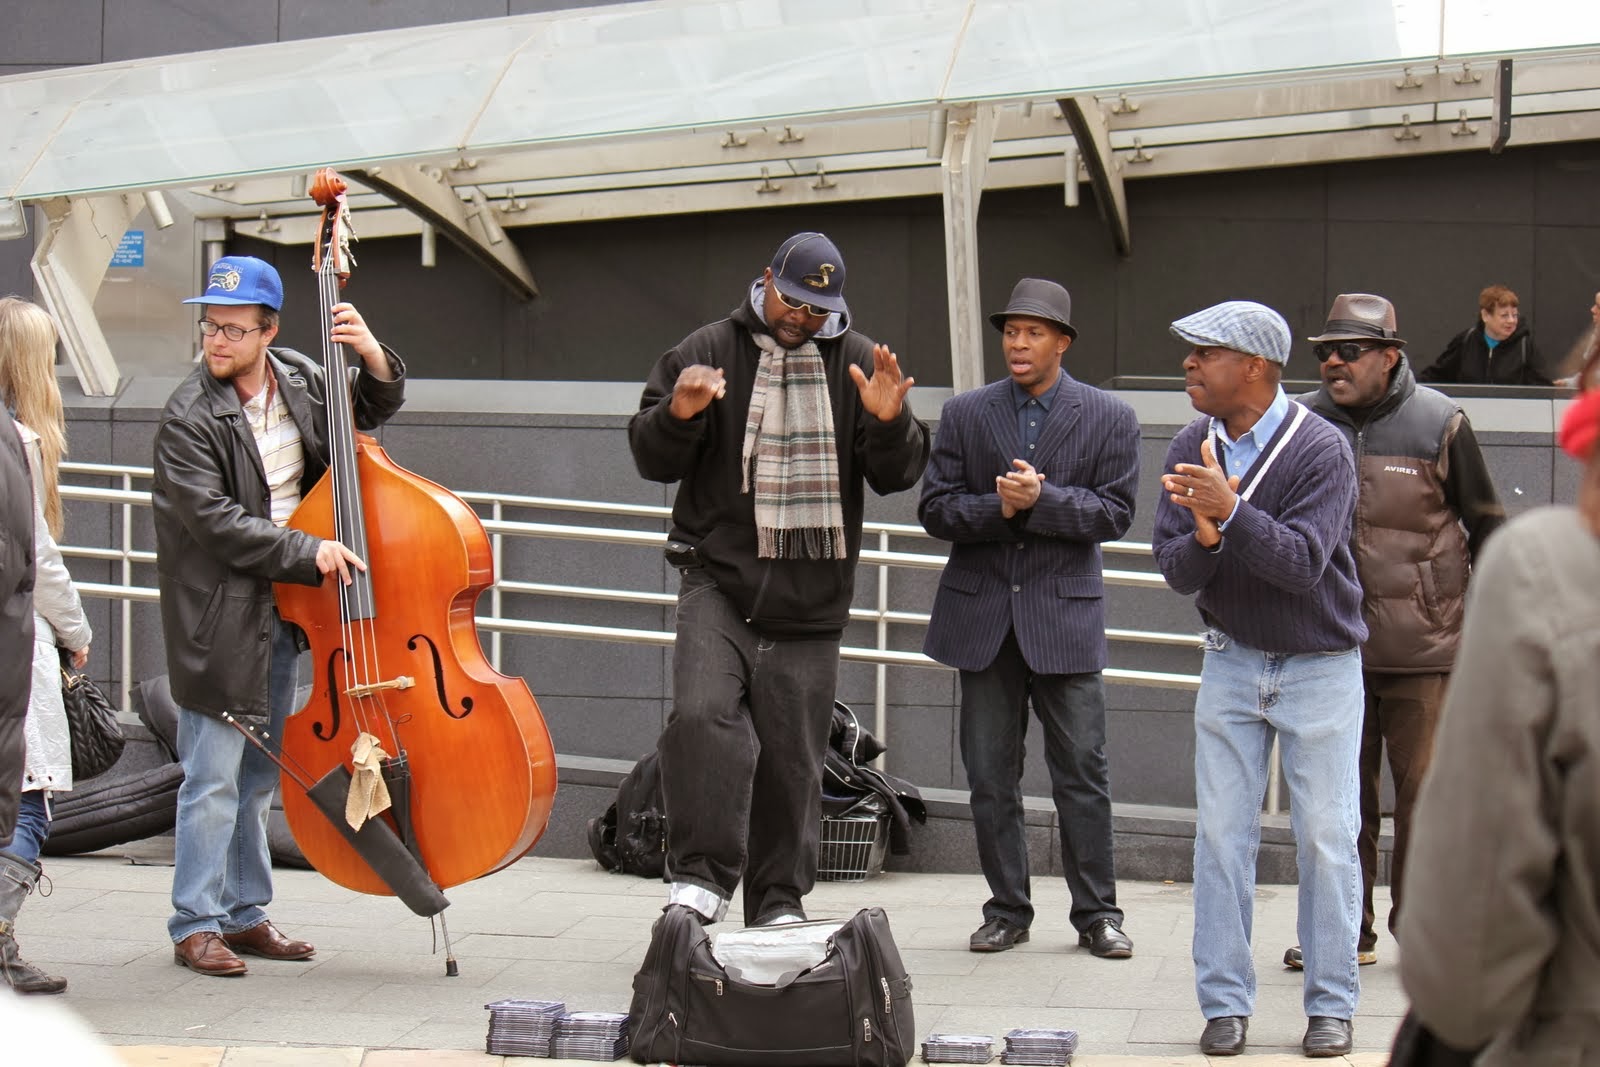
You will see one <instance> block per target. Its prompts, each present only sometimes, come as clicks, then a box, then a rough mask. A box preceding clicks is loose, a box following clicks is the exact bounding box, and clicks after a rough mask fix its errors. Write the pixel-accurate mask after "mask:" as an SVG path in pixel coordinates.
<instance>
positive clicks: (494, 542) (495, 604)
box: [489, 500, 505, 671]
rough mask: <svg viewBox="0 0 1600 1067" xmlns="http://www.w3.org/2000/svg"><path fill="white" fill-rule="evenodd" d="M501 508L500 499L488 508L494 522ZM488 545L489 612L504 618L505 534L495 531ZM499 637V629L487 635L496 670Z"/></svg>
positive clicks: (498, 667) (501, 516)
mask: <svg viewBox="0 0 1600 1067" xmlns="http://www.w3.org/2000/svg"><path fill="white" fill-rule="evenodd" d="M503 510H504V507H503V505H502V504H501V503H500V501H498V500H496V501H495V502H494V504H493V506H492V507H491V509H490V514H492V515H493V516H494V521H495V522H497V523H498V522H499V521H500V520H501V519H503V518H504V517H505V516H504V515H502V514H501V512H502V511H503ZM489 545H490V549H491V552H492V554H493V556H494V584H493V585H492V586H490V587H489V613H490V614H491V615H493V616H494V617H495V618H497V619H499V618H504V615H503V614H502V613H501V611H500V600H501V596H500V575H501V574H503V573H504V571H502V570H501V569H500V568H501V553H502V551H503V549H504V547H505V534H499V533H497V534H495V535H494V536H493V537H491V538H489ZM501 637H502V635H501V633H500V631H499V630H496V631H495V632H494V633H493V634H491V635H490V637H489V662H490V663H492V664H494V669H495V670H497V671H498V670H499V669H500V645H501Z"/></svg>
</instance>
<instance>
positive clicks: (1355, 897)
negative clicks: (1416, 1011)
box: [1152, 300, 1367, 1057]
mask: <svg viewBox="0 0 1600 1067" xmlns="http://www.w3.org/2000/svg"><path fill="white" fill-rule="evenodd" d="M1171 329H1172V334H1173V336H1174V337H1176V338H1178V339H1179V340H1180V341H1183V342H1184V343H1185V344H1187V345H1188V346H1189V353H1188V355H1187V356H1186V357H1185V358H1184V361H1183V373H1184V388H1185V390H1186V391H1187V392H1188V394H1189V400H1190V402H1191V403H1192V404H1193V405H1194V407H1195V408H1196V409H1197V410H1198V411H1200V412H1201V413H1202V416H1201V417H1200V418H1198V419H1196V420H1195V421H1194V422H1191V423H1190V424H1189V425H1188V426H1186V427H1184V428H1183V429H1182V430H1180V431H1179V432H1178V435H1177V436H1176V437H1174V438H1173V440H1172V445H1171V447H1170V448H1168V449H1167V458H1166V464H1165V470H1166V471H1167V473H1166V474H1165V475H1164V476H1163V477H1162V479H1161V485H1162V489H1163V490H1165V491H1164V492H1163V493H1162V495H1161V500H1160V503H1159V505H1158V507H1157V510H1156V526H1155V533H1154V535H1153V538H1152V540H1153V541H1154V546H1155V556H1156V562H1157V564H1158V565H1159V566H1160V568H1161V573H1162V574H1163V575H1164V576H1165V577H1166V579H1167V583H1168V584H1169V585H1171V586H1172V588H1173V589H1175V590H1177V591H1178V592H1180V593H1183V594H1194V596H1195V606H1196V607H1198V608H1199V609H1200V617H1201V619H1203V620H1204V622H1205V625H1206V627H1207V633H1206V637H1205V649H1206V652H1205V662H1204V666H1203V667H1202V668H1201V673H1200V691H1199V693H1198V694H1196V697H1195V709H1194V718H1195V757H1194V768H1195V806H1196V809H1197V819H1196V824H1195V847H1194V966H1195V992H1196V995H1197V996H1198V999H1199V1001H1200V1010H1201V1013H1202V1014H1203V1015H1204V1016H1205V1018H1206V1025H1205V1029H1204V1031H1203V1032H1202V1034H1201V1036H1200V1050H1201V1051H1202V1052H1203V1053H1205V1054H1207V1055H1211V1056H1234V1055H1238V1054H1239V1053H1240V1052H1241V1051H1243V1049H1244V1045H1245V1034H1246V1030H1247V1029H1248V1026H1249V1019H1250V1015H1251V1012H1252V1010H1253V1009H1254V998H1255V988H1256V981H1255V966H1254V964H1253V962H1252V960H1251V953H1250V929H1251V922H1250V905H1251V900H1252V899H1253V896H1254V893H1255V859H1256V843H1257V842H1258V841H1259V840H1260V833H1261V802H1262V798H1263V796H1264V795H1265V791H1266V779H1267V759H1268V753H1269V751H1270V750H1271V746H1272V738H1273V735H1274V733H1276V735H1277V737H1278V739H1279V741H1280V743H1281V746H1282V753H1283V776H1284V781H1285V782H1286V783H1287V784H1288V786H1289V797H1290V807H1291V817H1292V820H1293V826H1294V838H1295V848H1296V853H1297V856H1298V859H1299V870H1300V890H1299V892H1300V925H1299V933H1300V945H1301V949H1302V954H1303V957H1304V962H1305V988H1304V995H1303V1000H1304V1004H1305V1011H1306V1015H1307V1017H1308V1021H1307V1025H1306V1032H1305V1037H1304V1038H1303V1039H1302V1041H1301V1048H1302V1050H1303V1051H1304V1052H1305V1054H1306V1055H1307V1056H1312V1057H1326V1056H1340V1055H1343V1054H1344V1053H1346V1052H1349V1051H1350V1048H1351V1043H1352V1032H1351V1019H1353V1018H1354V1016H1355V1009H1356V1000H1357V995H1358V992H1359V982H1358V981H1357V978H1356V936H1357V931H1358V930H1359V928H1360V925H1361V865H1360V862H1359V860H1358V859H1357V855H1356V837H1357V831H1358V829H1359V827H1360V812H1359V806H1358V797H1359V793H1358V789H1357V784H1356V767H1357V760H1358V754H1359V750H1360V745H1361V720H1362V695H1361V694H1362V689H1361V651H1360V646H1361V642H1362V641H1364V640H1365V639H1366V637H1367V626H1366V623H1365V622H1364V621H1363V618H1362V614H1361V584H1360V582H1359V581H1358V580H1357V578H1356V568H1355V561H1354V558H1353V557H1352V555H1351V552H1350V546H1349V539H1350V524H1351V519H1352V517H1353V515H1354V513H1355V504H1356V471H1355V460H1354V457H1353V456H1352V454H1351V451H1350V446H1349V445H1348V444H1346V443H1345V439H1344V435H1343V434H1341V433H1340V432H1339V431H1338V430H1337V429H1335V428H1334V427H1333V426H1332V425H1330V424H1329V423H1328V422H1326V421H1325V420H1323V419H1320V418H1317V417H1315V416H1313V415H1311V414H1310V412H1309V411H1308V410H1307V409H1306V408H1305V407H1304V406H1303V405H1300V404H1291V403H1290V402H1289V398H1288V396H1287V395H1285V393H1284V391H1283V387H1282V385H1281V384H1280V379H1281V377H1282V374H1283V366H1284V363H1285V362H1287V360H1288V358H1289V326H1288V324H1287V323H1286V322H1284V320H1283V316H1281V315H1279V314H1278V313H1277V312H1276V311H1273V310H1272V309H1271V308H1269V307H1266V306H1265V305H1262V304H1257V303H1254V302H1252V301H1247V300H1230V301H1227V302H1226V303H1222V304H1217V305H1216V306H1214V307H1209V308H1206V309H1204V310H1203V311H1197V312H1195V313H1194V314H1193V315H1188V316H1185V317H1184V318H1181V319H1179V320H1177V321H1176V322H1174V323H1173V324H1172V327H1171Z"/></svg>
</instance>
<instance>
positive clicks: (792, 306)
mask: <svg viewBox="0 0 1600 1067" xmlns="http://www.w3.org/2000/svg"><path fill="white" fill-rule="evenodd" d="M772 291H773V292H774V293H777V294H778V302H779V303H781V304H782V305H783V306H784V307H786V308H788V309H789V310H791V311H804V312H805V313H806V314H807V315H817V316H820V317H822V318H827V317H828V316H829V315H832V314H833V312H832V311H829V310H828V309H827V308H819V307H817V305H815V304H807V303H806V302H805V301H803V300H802V301H801V302H800V303H798V304H796V303H792V302H791V301H790V300H789V298H788V297H786V296H784V295H783V290H782V289H779V288H778V287H777V286H776V285H774V286H773V287H772Z"/></svg>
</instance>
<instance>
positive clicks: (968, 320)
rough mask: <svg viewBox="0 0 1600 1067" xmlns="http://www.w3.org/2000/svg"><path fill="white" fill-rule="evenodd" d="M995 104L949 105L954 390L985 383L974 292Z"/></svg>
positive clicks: (948, 275)
mask: <svg viewBox="0 0 1600 1067" xmlns="http://www.w3.org/2000/svg"><path fill="white" fill-rule="evenodd" d="M994 122H995V108H994V107H993V105H989V104H961V105H958V106H954V107H951V108H950V109H949V117H948V119H947V120H946V123H947V125H946V130H945V142H944V157H943V161H942V162H941V163H940V164H939V174H940V185H941V189H942V191H943V194H944V253H945V281H946V286H947V289H948V292H949V297H950V369H951V378H950V380H951V384H952V385H953V386H954V387H955V391H956V392H958V393H961V392H965V391H966V390H968V389H976V388H977V387H978V386H980V385H982V384H983V336H984V335H983V311H982V308H981V307H980V305H979V294H978V202H979V201H980V200H981V199H982V198H983V179H984V174H985V172H986V171H987V169H988V165H989V149H990V146H992V145H993V143H994Z"/></svg>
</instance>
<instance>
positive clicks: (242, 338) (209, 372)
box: [151, 256, 405, 977]
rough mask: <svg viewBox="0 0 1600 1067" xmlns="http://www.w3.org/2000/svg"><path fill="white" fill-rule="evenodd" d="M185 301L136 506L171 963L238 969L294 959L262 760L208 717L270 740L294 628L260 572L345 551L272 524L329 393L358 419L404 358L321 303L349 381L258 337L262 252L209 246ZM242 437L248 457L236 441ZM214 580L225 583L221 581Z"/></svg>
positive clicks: (351, 560)
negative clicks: (174, 801) (159, 638)
mask: <svg viewBox="0 0 1600 1067" xmlns="http://www.w3.org/2000/svg"><path fill="white" fill-rule="evenodd" d="M184 303H186V304H199V305H201V316H200V323H199V326H200V336H201V342H202V352H201V356H202V362H201V365H200V366H198V367H196V368H195V369H194V370H193V371H192V372H191V373H190V374H189V376H188V377H187V378H185V379H184V380H183V382H182V383H181V384H180V385H179V386H178V388H177V389H176V390H175V391H174V392H173V394H172V396H171V398H170V399H169V400H168V401H167V406H166V408H165V410H163V411H162V413H161V422H160V424H159V426H158V427H157V428H156V441H155V484H154V487H153V491H152V494H151V495H152V503H153V505H154V512H155V528H156V572H157V584H158V586H159V587H160V590H161V625H162V630H163V633H164V637H165V644H166V651H167V672H168V677H169V680H170V682H171V686H172V696H173V699H174V700H175V701H176V702H177V704H178V705H179V711H178V758H179V760H180V761H181V762H182V764H183V774H184V777H183V786H182V788H181V789H180V790H179V791H178V822H177V830H176V839H177V841H176V846H177V855H176V859H175V861H174V865H173V873H172V906H173V914H172V917H171V918H170V919H169V920H168V921H167V929H168V933H169V934H170V935H171V938H172V942H173V946H174V948H173V956H174V959H175V960H176V961H177V962H178V963H179V964H182V965H183V966H185V967H188V968H189V969H190V970H193V971H195V972H197V973H199V974H205V975H214V976H220V977H228V976H235V975H242V974H244V973H245V969H246V968H245V964H244V961H243V960H241V959H240V958H239V957H238V955H237V954H236V953H241V952H242V953H248V954H250V955H254V956H261V957H264V958H266V959H273V960H304V959H309V958H310V957H311V956H312V954H313V953H315V951H316V949H315V948H313V947H312V946H311V945H309V944H307V943H306V942H304V941H295V940H291V939H289V938H287V937H284V936H283V935H282V934H281V933H279V932H278V930H277V928H276V927H274V926H273V925H272V923H271V922H269V921H268V919H267V913H266V911H265V910H264V909H265V908H266V906H267V904H269V903H271V901H272V861H271V857H270V855H269V853H268V850H267V837H266V823H267V809H268V808H269V807H270V806H271V803H272V793H273V789H274V788H275V787H276V786H277V783H278V769H277V767H276V766H275V765H274V764H273V763H272V762H271V761H270V760H268V759H267V758H266V756H264V755H262V754H261V753H260V752H258V751H257V750H256V749H255V748H253V747H249V746H248V745H247V743H246V741H245V738H244V736H243V735H242V734H240V733H239V732H238V731H237V730H235V729H234V728H233V727H232V726H230V725H228V723H227V722H226V721H224V719H223V716H225V715H226V716H231V717H233V718H235V719H237V720H239V721H241V722H243V723H246V724H248V725H251V726H253V727H256V728H258V730H259V728H262V727H265V730H266V734H267V736H268V737H270V738H273V739H276V738H277V737H279V736H280V733H281V728H282V725H283V721H284V719H285V718H287V716H288V714H289V713H290V712H291V711H293V710H294V707H295V704H294V697H295V685H296V680H297V677H296V673H297V672H296V667H297V662H298V659H299V651H298V647H297V642H296V632H295V630H294V628H293V627H291V626H289V625H288V624H287V623H285V622H284V621H283V620H282V619H280V618H279V617H278V613H277V611H276V609H275V608H274V606H273V599H272V583H273V582H297V583H300V584H304V585H316V584H318V583H319V582H320V581H321V580H322V579H323V578H324V577H325V576H337V578H338V580H340V581H343V582H346V583H347V584H348V582H349V581H350V577H349V574H350V569H351V568H352V567H354V568H357V569H361V570H364V569H365V568H366V564H365V563H363V562H362V561H361V560H360V559H359V558H358V557H357V556H356V554H355V553H354V552H352V551H351V550H350V549H349V548H347V547H346V546H344V545H342V544H340V543H339V542H338V541H323V540H318V539H317V538H315V537H312V536H311V535H309V534H306V533H304V532H302V531H299V530H294V529H290V528H289V527H287V526H286V525H285V523H287V522H288V520H289V515H290V513H291V512H293V511H294V509H295V506H296V505H297V504H299V502H300V498H301V495H302V494H303V493H307V492H310V491H311V488H312V487H313V486H314V485H316V483H317V481H318V479H320V478H321V477H322V474H323V472H324V471H326V470H327V468H328V462H329V458H328V457H329V449H328V440H329V430H328V414H327V413H328V404H327V396H328V392H327V391H328V389H329V387H330V384H331V386H332V387H333V388H350V389H351V396H352V409H353V412H354V418H355V423H356V426H357V427H358V428H360V429H372V428H374V427H377V426H380V425H382V424H383V422H384V421H385V420H387V419H388V418H389V417H390V416H391V415H393V414H394V413H395V412H396V411H398V410H399V409H400V405H401V404H402V403H404V400H405V380H404V379H405V367H404V365H403V364H402V363H401V362H400V359H399V357H398V356H396V355H395V354H394V353H393V352H391V351H389V350H388V348H386V347H385V346H383V345H380V344H379V343H378V341H377V340H376V339H375V338H374V337H373V336H372V331H371V330H370V329H368V328H367V324H366V322H365V321H364V320H363V319H362V318H361V314H360V313H359V312H358V311H356V309H355V308H354V307H353V306H351V305H350V304H346V303H340V304H335V305H334V306H333V307H332V308H331V309H330V316H331V321H332V324H333V325H332V329H331V331H330V333H329V337H328V339H329V341H330V342H332V343H333V345H344V346H346V347H348V348H350V349H352V350H353V351H354V352H355V353H356V355H357V356H359V357H360V361H361V366H360V369H359V370H358V371H356V372H355V373H354V374H353V376H352V377H351V378H350V382H349V384H348V386H347V385H346V383H345V382H344V381H342V380H341V378H342V377H343V376H344V373H345V372H344V368H343V366H342V350H340V349H338V348H331V349H330V350H331V351H333V352H338V353H340V357H341V365H340V366H339V367H338V369H337V371H336V372H335V374H334V375H333V376H332V377H331V378H330V376H329V375H327V374H325V373H324V370H323V367H322V366H321V364H320V361H318V360H313V359H311V358H310V357H307V356H304V355H301V354H300V353H299V352H296V351H294V350H293V349H288V348H275V347H272V342H273V339H274V338H276V337H277V335H278V321H279V319H278V316H279V312H280V310H281V309H282V307H283V282H282V280H281V279H280V278H279V277H278V272H277V270H276V269H274V268H273V266H272V264H270V263H267V262H265V261H263V260H260V259H257V258H255V257H253V256H224V257H223V258H222V259H219V260H217V261H216V262H215V263H213V264H212V265H211V270H210V271H209V272H208V274H207V276H206V288H205V292H204V293H202V294H201V295H199V296H197V297H193V298H192V299H189V300H185V301H184ZM241 440H245V441H250V442H253V446H254V453H255V454H254V455H252V454H251V453H250V451H247V450H246V449H248V447H249V446H245V448H244V449H242V448H241V446H240V442H241ZM222 590H227V594H228V595H227V596H221V595H220V591H222Z"/></svg>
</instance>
